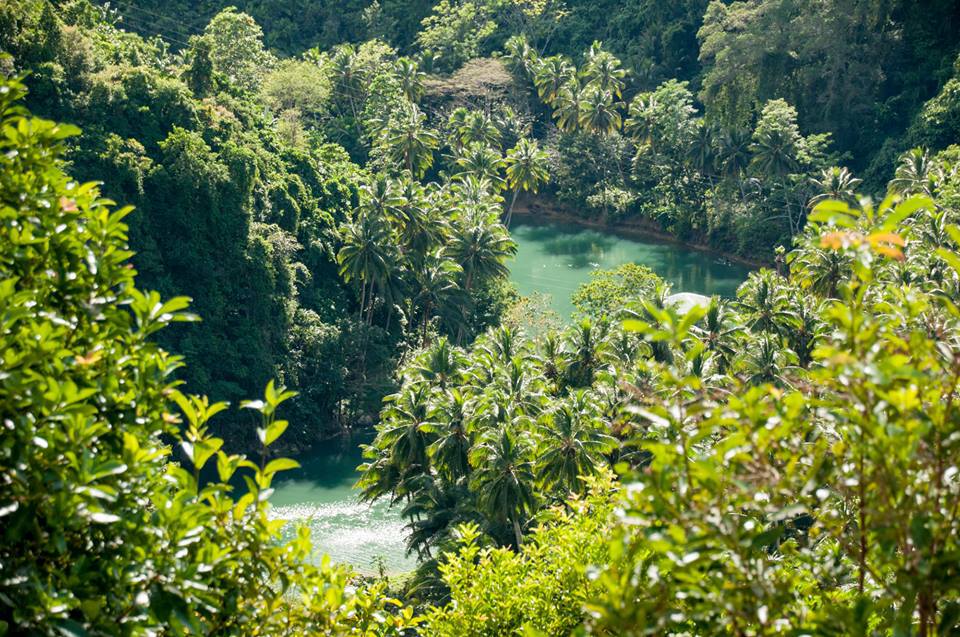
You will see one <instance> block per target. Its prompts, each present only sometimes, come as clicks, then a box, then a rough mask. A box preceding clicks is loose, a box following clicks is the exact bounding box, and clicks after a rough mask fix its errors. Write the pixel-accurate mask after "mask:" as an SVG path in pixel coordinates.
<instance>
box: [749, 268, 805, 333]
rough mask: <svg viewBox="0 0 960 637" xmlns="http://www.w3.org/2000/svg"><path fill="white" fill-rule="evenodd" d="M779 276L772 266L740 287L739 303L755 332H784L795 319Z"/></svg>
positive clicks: (751, 329) (752, 276)
mask: <svg viewBox="0 0 960 637" xmlns="http://www.w3.org/2000/svg"><path fill="white" fill-rule="evenodd" d="M775 276H776V275H775V274H774V273H773V272H771V271H770V270H761V271H760V272H759V273H757V274H755V275H751V276H750V278H749V279H747V282H746V283H744V284H743V286H741V288H740V289H739V290H738V291H737V305H738V306H739V308H740V310H741V311H742V312H743V313H744V315H745V316H744V319H745V322H746V325H747V328H748V329H750V331H752V332H770V333H773V334H782V333H783V332H784V330H786V329H789V327H790V325H791V324H793V322H794V314H793V312H791V311H790V309H789V306H788V305H787V304H786V302H785V299H784V298H783V295H782V294H781V291H780V286H779V285H778V282H777V281H776V279H775V278H774V277H775Z"/></svg>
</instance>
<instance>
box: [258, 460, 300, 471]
mask: <svg viewBox="0 0 960 637" xmlns="http://www.w3.org/2000/svg"><path fill="white" fill-rule="evenodd" d="M299 468H300V463H299V462H297V461H296V460H293V459H291V458H277V459H276V460H271V461H270V462H268V463H267V466H266V467H264V469H263V472H264V473H265V474H271V473H277V472H279V471H289V470H291V469H299Z"/></svg>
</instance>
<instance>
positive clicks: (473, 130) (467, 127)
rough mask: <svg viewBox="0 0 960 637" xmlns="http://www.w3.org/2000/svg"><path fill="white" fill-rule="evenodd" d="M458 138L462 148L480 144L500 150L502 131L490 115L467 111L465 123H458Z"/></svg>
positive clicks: (464, 116)
mask: <svg viewBox="0 0 960 637" xmlns="http://www.w3.org/2000/svg"><path fill="white" fill-rule="evenodd" d="M456 132H457V136H458V138H459V141H460V146H470V145H471V144H479V145H480V146H490V147H494V148H498V149H499V148H500V129H499V128H497V125H496V124H495V123H494V121H493V119H491V118H490V116H489V115H487V114H486V113H484V112H482V111H467V112H466V114H465V115H463V121H462V122H458V127H457V131H456Z"/></svg>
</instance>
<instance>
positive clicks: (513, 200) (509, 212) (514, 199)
mask: <svg viewBox="0 0 960 637" xmlns="http://www.w3.org/2000/svg"><path fill="white" fill-rule="evenodd" d="M519 194H520V189H519V188H515V189H514V191H513V197H511V198H510V207H509V208H507V223H506V226H507V230H509V229H510V219H512V218H513V205H514V204H515V203H517V195H519Z"/></svg>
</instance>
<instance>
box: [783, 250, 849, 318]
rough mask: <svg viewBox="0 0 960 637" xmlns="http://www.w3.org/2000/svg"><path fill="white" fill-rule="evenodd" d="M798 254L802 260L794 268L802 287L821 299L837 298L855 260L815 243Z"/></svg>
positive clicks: (798, 260)
mask: <svg viewBox="0 0 960 637" xmlns="http://www.w3.org/2000/svg"><path fill="white" fill-rule="evenodd" d="M798 254H799V255H800V258H799V259H797V260H796V261H794V262H793V264H792V267H793V269H794V270H795V272H796V274H797V276H798V277H799V278H800V279H801V281H803V283H802V285H804V286H806V287H809V289H810V290H811V291H813V292H814V293H816V294H817V295H819V296H821V297H826V298H831V299H835V298H837V297H838V295H839V288H840V283H841V282H842V281H844V280H846V279H848V278H849V277H850V275H851V272H852V265H853V260H852V258H851V257H850V255H848V254H844V253H843V252H841V251H839V250H829V249H826V248H823V247H821V246H820V245H819V244H818V243H814V242H809V243H807V244H806V245H805V246H804V249H803V250H802V251H800V252H799V253H798ZM795 307H799V306H795Z"/></svg>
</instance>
